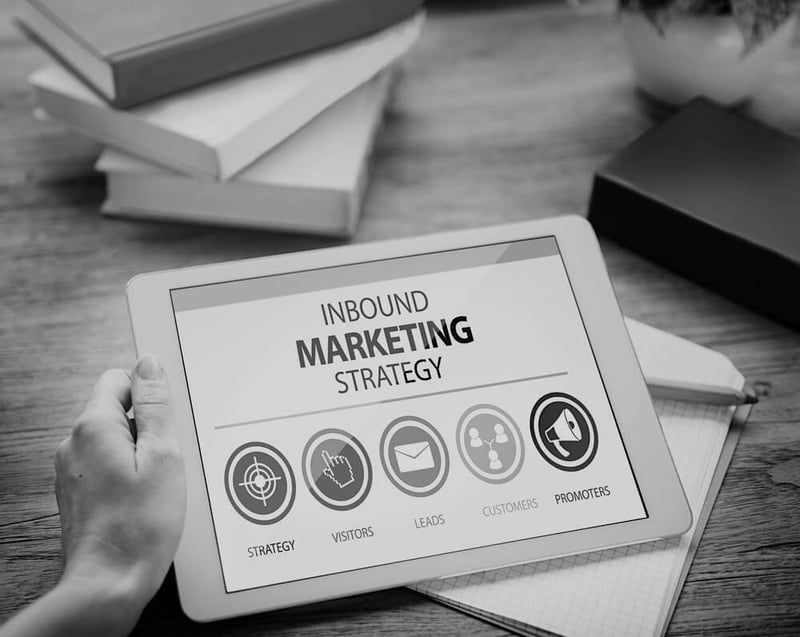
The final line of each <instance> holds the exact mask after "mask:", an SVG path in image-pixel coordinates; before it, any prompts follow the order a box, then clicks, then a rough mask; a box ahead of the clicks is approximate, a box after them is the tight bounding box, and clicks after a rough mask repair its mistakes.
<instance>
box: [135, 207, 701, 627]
mask: <svg viewBox="0 0 800 637" xmlns="http://www.w3.org/2000/svg"><path fill="white" fill-rule="evenodd" d="M128 302H129V308H130V315H131V320H132V325H133V332H134V337H135V342H136V349H137V352H138V353H139V354H141V353H144V352H152V353H154V354H156V355H157V356H159V357H160V359H161V360H162V362H163V364H164V367H165V369H166V371H167V373H168V374H169V377H170V380H171V386H172V390H173V394H174V399H175V405H176V407H175V409H176V412H177V425H178V433H179V438H180V443H181V446H182V449H183V452H184V454H185V457H186V469H187V473H188V476H187V477H188V512H187V518H186V525H185V528H184V532H183V537H182V540H181V543H180V548H179V550H178V553H177V556H176V559H175V567H176V574H177V580H178V588H179V592H180V599H181V603H182V606H183V608H184V610H185V612H186V613H187V614H188V615H189V616H190V617H192V618H194V619H196V620H211V619H216V618H222V617H227V616H232V615H238V614H244V613H252V612H257V611H263V610H269V609H275V608H280V607H285V606H290V605H295V604H301V603H306V602H311V601H316V600H322V599H326V598H332V597H339V596H343V595H350V594H354V593H359V592H363V591H369V590H374V589H378V588H387V587H391V586H397V585H402V584H406V583H410V582H415V581H420V580H423V579H429V578H435V577H444V576H450V575H457V574H463V573H467V572H472V571H478V570H486V569H491V568H496V567H500V566H505V565H510V564H517V563H523V562H529V561H532V560H540V559H544V558H552V557H556V556H563V555H566V554H571V553H577V552H582V551H592V550H597V549H603V548H608V547H613V546H620V545H624V544H630V543H634V542H643V541H646V540H652V539H656V538H663V537H668V536H673V535H677V534H680V533H682V532H684V531H686V530H687V529H688V528H689V526H690V522H691V514H690V511H689V508H688V505H687V502H686V498H685V496H684V494H683V491H682V488H681V484H680V482H679V480H678V476H677V474H676V472H675V468H674V465H673V463H672V459H671V457H670V454H669V451H668V449H667V446H666V443H665V441H664V437H663V434H662V431H661V428H660V425H659V422H658V419H657V417H656V414H655V412H654V409H653V406H652V403H651V401H650V398H649V396H648V392H647V388H646V386H645V383H644V380H643V378H642V374H641V371H640V369H639V366H638V363H637V359H636V356H635V354H634V351H633V348H632V346H631V343H630V340H629V337H628V334H627V332H626V330H625V326H624V324H623V320H622V316H621V313H620V310H619V307H618V305H617V302H616V299H615V296H614V292H613V290H612V288H611V284H610V282H609V279H608V275H607V273H606V269H605V266H604V263H603V260H602V256H601V254H600V250H599V247H598V244H597V240H596V238H595V236H594V233H593V231H592V230H591V227H590V226H589V225H588V223H587V222H586V221H584V220H583V219H580V218H578V217H561V218H556V219H552V220H545V221H538V222H530V223H523V224H515V225H510V226H503V227H497V228H481V229H480V230H472V231H465V232H454V233H449V234H440V235H431V236H426V237H417V238H413V239H404V240H399V241H390V242H381V243H371V244H363V245H354V246H347V247H337V248H332V249H325V250H317V251H312V252H304V253H299V254H291V255H281V256H274V257H267V258H263V259H253V260H247V261H239V262H233V263H224V264H218V265H210V266H203V267H194V268H188V269H183V270H174V271H168V272H160V273H154V274H147V275H142V276H138V277H135V278H134V279H133V280H132V281H131V282H130V283H129V286H128Z"/></svg>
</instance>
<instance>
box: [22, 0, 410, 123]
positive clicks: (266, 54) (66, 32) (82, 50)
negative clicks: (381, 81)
mask: <svg viewBox="0 0 800 637" xmlns="http://www.w3.org/2000/svg"><path fill="white" fill-rule="evenodd" d="M421 4H422V2H421V0H381V2H380V3H374V2H373V1H372V0H227V1H226V2H219V0H169V2H164V1H163V0H136V2H130V0H20V2H19V3H18V5H17V12H18V16H19V20H20V22H21V23H22V24H23V25H24V27H25V28H26V30H28V31H30V32H32V33H33V34H34V36H35V37H36V39H38V40H39V41H41V42H42V43H43V44H44V45H45V46H47V48H48V49H50V50H52V51H54V52H55V53H56V55H58V57H60V58H61V59H62V60H64V62H65V63H66V64H67V65H68V66H69V67H71V68H73V69H75V70H76V71H77V72H78V73H79V74H80V75H81V76H82V77H83V78H84V79H85V80H86V81H88V82H90V83H91V84H92V85H93V86H94V88H95V89H96V90H98V91H99V92H100V93H101V94H102V95H104V96H105V97H106V98H107V99H108V100H109V101H111V102H112V103H113V104H114V105H115V106H117V107H118V108H126V107H129V106H133V105H134V104H137V103H140V102H144V101H147V100H151V99H153V98H157V97H162V96H164V95H166V94H168V93H173V92H175V91H178V90H181V89H186V88H189V87H191V86H195V85H197V84H201V83H203V82H208V81H211V80H217V79H219V78H221V77H224V76H226V75H230V74H231V73H235V72H238V71H243V70H246V69H249V68H253V67H255V66H258V65H259V64H264V63H266V62H272V61H275V60H278V59H281V58H286V57H288V56H291V55H298V54H300V53H304V52H306V51H310V50H312V49H318V48H321V47H324V46H331V45H333V44H338V43H339V42H343V41H345V40H349V39H351V38H356V37H359V36H363V35H366V34H368V33H371V32H374V31H377V30H379V29H384V28H387V27H389V26H391V25H392V24H395V23H396V22H399V21H400V20H405V19H408V18H410V17H411V16H412V15H413V14H414V13H415V12H416V11H417V10H418V9H419V7H420V5H421Z"/></svg>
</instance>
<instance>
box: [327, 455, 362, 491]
mask: <svg viewBox="0 0 800 637" xmlns="http://www.w3.org/2000/svg"><path fill="white" fill-rule="evenodd" d="M322 459H323V460H324V461H325V468H324V469H323V470H322V473H323V474H324V475H325V477H326V478H328V479H329V480H333V482H334V483H335V484H336V486H337V487H339V488H340V489H344V487H346V486H347V485H349V484H351V483H352V482H354V481H355V477H354V476H353V467H351V466H350V461H349V460H348V459H347V458H345V457H344V456H339V455H337V456H331V455H330V454H329V453H328V452H327V451H325V450H324V449H323V450H322Z"/></svg>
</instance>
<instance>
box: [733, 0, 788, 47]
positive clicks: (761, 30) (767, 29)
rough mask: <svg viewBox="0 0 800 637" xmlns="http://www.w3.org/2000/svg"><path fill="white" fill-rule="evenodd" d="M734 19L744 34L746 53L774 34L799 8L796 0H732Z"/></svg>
mask: <svg viewBox="0 0 800 637" xmlns="http://www.w3.org/2000/svg"><path fill="white" fill-rule="evenodd" d="M730 2H731V12H732V13H733V19H734V20H735V21H736V24H737V26H738V27H739V30H740V31H741V32H742V35H743V36H744V52H743V53H744V54H747V53H749V52H750V51H752V50H753V49H755V48H756V47H758V46H759V45H760V44H761V43H762V42H764V40H766V39H767V38H768V37H769V36H770V35H772V34H773V33H774V32H775V31H776V30H777V29H778V28H779V27H780V26H781V25H782V24H783V23H784V22H785V21H786V20H787V19H788V18H789V17H790V16H791V15H792V13H794V11H795V10H796V8H797V6H796V5H797V2H796V0H730Z"/></svg>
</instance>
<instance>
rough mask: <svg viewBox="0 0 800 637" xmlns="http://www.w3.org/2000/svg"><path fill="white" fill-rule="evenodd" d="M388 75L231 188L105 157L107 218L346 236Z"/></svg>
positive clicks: (100, 166) (316, 122) (331, 111)
mask: <svg viewBox="0 0 800 637" xmlns="http://www.w3.org/2000/svg"><path fill="white" fill-rule="evenodd" d="M391 74H392V72H391V71H390V70H387V71H385V72H384V73H381V74H380V75H379V76H378V77H377V78H375V79H374V80H372V81H371V82H369V83H368V84H366V85H365V86H362V87H360V88H358V89H356V90H355V91H353V92H352V93H351V94H350V95H348V96H346V97H345V98H344V99H342V100H341V101H339V102H337V103H336V104H334V105H333V106H332V107H331V108H329V109H328V110H326V111H325V112H323V113H322V114H321V115H320V116H319V117H317V118H316V119H314V120H313V121H312V122H311V123H310V124H309V125H308V126H306V127H304V128H302V129H301V130H300V131H299V132H298V133H296V134H295V135H293V136H292V137H290V138H289V139H287V140H286V141H285V142H284V143H283V144H281V145H280V146H278V147H277V148H276V149H275V150H273V151H272V152H270V153H268V154H266V155H265V156H264V157H262V158H260V159H259V160H258V161H257V162H255V163H254V164H253V165H252V166H250V167H249V168H247V169H246V170H245V171H243V172H242V173H240V174H239V175H237V176H236V177H235V178H234V179H232V180H230V181H223V182H214V181H201V180H197V179H193V178H192V177H187V176H185V175H181V174H178V173H175V172H172V171H169V170H165V169H162V168H160V167H158V166H154V165H153V164H148V163H146V162H143V161H141V160H138V159H136V158H134V157H131V156H129V155H124V154H122V153H120V152H117V151H112V150H106V151H105V152H104V153H103V155H102V156H101V157H100V161H99V162H98V164H97V169H98V170H101V171H103V172H105V173H106V175H107V178H108V200H107V201H106V203H105V204H104V206H103V212H104V213H106V214H109V215H121V216H132V217H149V218H159V219H172V220H176V221H187V222H191V223H207V224H215V225H236V226H249V227H256V228H266V229H273V230H286V231H293V232H307V233H315V234H327V235H338V236H347V235H350V234H351V233H352V232H353V230H354V229H355V226H356V222H357V221H358V217H359V214H360V212H361V200H362V197H363V193H364V189H365V185H366V181H367V179H366V176H367V169H368V166H369V157H370V151H371V149H372V145H373V141H374V139H375V136H376V134H377V131H378V129H379V127H380V123H381V120H382V114H383V109H384V106H385V103H386V99H387V96H388V92H389V89H390V82H391Z"/></svg>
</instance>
